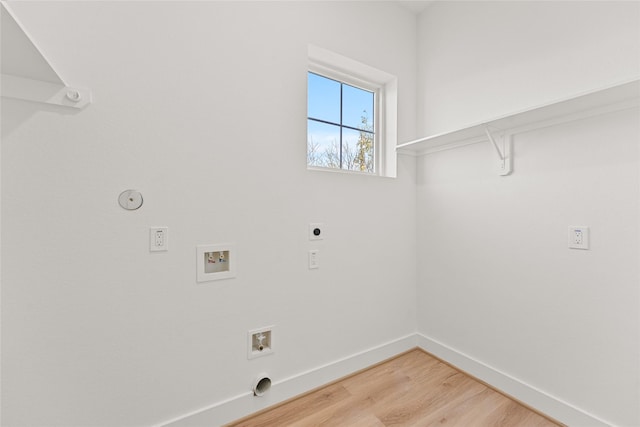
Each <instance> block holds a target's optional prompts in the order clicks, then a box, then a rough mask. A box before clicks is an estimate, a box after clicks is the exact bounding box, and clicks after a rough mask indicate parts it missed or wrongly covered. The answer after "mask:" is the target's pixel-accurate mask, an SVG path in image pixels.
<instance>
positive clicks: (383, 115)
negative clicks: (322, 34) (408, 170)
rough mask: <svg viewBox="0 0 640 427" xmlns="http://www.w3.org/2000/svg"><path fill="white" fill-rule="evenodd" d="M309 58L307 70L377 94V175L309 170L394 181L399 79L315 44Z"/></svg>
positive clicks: (375, 154)
mask: <svg viewBox="0 0 640 427" xmlns="http://www.w3.org/2000/svg"><path fill="white" fill-rule="evenodd" d="M308 57H309V66H308V71H311V72H313V73H317V74H320V75H323V76H325V77H329V78H334V79H336V80H339V81H342V82H344V83H346V84H350V85H353V86H356V87H360V88H362V89H366V90H369V91H372V92H375V94H376V95H375V98H376V101H375V107H374V108H375V111H374V120H375V123H374V129H375V138H376V141H375V151H374V157H375V162H376V164H375V173H373V174H370V173H365V172H358V171H345V170H342V169H331V168H317V167H313V166H308V168H309V169H313V170H329V171H337V172H345V173H359V174H366V175H374V176H376V175H377V176H386V177H392V178H395V177H396V174H397V161H396V160H397V158H396V144H397V134H398V132H397V117H398V79H397V78H396V77H395V76H393V75H391V74H389V73H386V72H384V71H381V70H378V69H376V68H373V67H371V66H369V65H366V64H363V63H361V62H358V61H355V60H353V59H351V58H347V57H346V56H342V55H339V54H337V53H334V52H331V51H329V50H326V49H323V48H320V47H317V46H313V45H309V47H308Z"/></svg>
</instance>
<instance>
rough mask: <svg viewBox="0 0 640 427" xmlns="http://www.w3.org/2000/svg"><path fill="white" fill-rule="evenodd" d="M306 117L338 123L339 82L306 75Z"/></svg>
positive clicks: (310, 74)
mask: <svg viewBox="0 0 640 427" xmlns="http://www.w3.org/2000/svg"><path fill="white" fill-rule="evenodd" d="M307 75H308V80H307V117H312V118H314V119H320V120H325V121H328V122H332V123H338V124H339V123H340V82H337V81H335V80H331V79H327V78H326V77H322V76H319V75H317V74H313V73H307Z"/></svg>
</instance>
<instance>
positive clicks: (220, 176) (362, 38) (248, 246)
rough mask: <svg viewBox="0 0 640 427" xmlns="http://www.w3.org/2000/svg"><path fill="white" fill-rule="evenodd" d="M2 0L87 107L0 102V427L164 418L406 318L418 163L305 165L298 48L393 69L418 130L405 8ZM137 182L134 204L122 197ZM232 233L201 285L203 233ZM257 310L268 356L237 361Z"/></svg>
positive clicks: (412, 277)
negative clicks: (320, 227)
mask: <svg viewBox="0 0 640 427" xmlns="http://www.w3.org/2000/svg"><path fill="white" fill-rule="evenodd" d="M13 9H14V11H15V12H16V14H17V15H18V17H19V18H20V20H21V21H22V22H23V24H24V25H25V27H26V28H27V30H28V31H29V32H30V33H31V34H32V36H33V37H34V39H35V40H36V41H37V42H38V44H39V46H40V47H41V49H42V50H43V51H44V52H45V53H46V55H47V56H48V57H49V58H51V59H52V62H53V63H54V66H55V67H56V68H57V70H58V71H59V72H60V74H61V75H63V76H65V78H66V79H67V80H68V81H69V82H70V83H72V84H74V85H77V86H85V87H89V88H90V89H91V90H92V91H93V94H94V103H93V104H92V105H91V106H89V107H88V108H87V109H85V110H83V111H80V112H75V111H74V112H69V111H67V110H62V109H59V108H56V107H42V106H38V105H34V104H30V103H26V102H21V101H13V100H5V99H3V101H2V131H3V135H2V137H3V139H2V234H3V235H2V254H3V260H2V261H3V265H2V267H3V268H2V340H3V343H2V344H3V346H2V347H3V354H2V373H3V378H2V395H3V401H2V404H3V411H2V424H3V425H6V426H16V427H17V426H27V425H31V426H34V425H64V426H87V425H92V426H124V425H127V426H135V425H151V424H154V423H160V422H163V421H166V420H168V419H171V418H173V417H179V416H180V415H182V414H185V413H187V412H189V411H192V410H197V409H198V408H201V407H203V406H206V405H210V404H213V403H215V402H219V401H222V400H224V399H228V398H231V397H233V396H236V395H238V394H241V393H245V392H246V391H248V390H249V386H250V384H251V381H252V380H253V379H254V376H255V375H257V374H258V373H259V372H261V371H267V372H268V373H269V374H270V375H271V377H272V378H273V379H274V381H278V380H281V379H283V378H285V377H288V376H292V375H296V374H297V373H300V372H302V371H305V370H308V369H313V368H315V367H318V366H321V365H323V364H326V363H330V362H332V361H334V360H336V359H339V358H342V357H347V356H349V355H352V354H355V353H357V352H360V351H363V350H366V349H369V348H371V347H375V346H377V345H380V344H383V343H385V342H388V341H391V340H395V339H397V338H398V337H402V336H405V335H406V334H411V333H413V332H414V331H415V324H416V319H415V308H414V304H413V301H414V299H415V281H416V267H415V255H414V253H415V246H416V244H415V231H416V220H415V214H416V207H415V161H414V159H412V158H406V157H400V158H399V164H398V178H397V179H388V178H378V177H370V176H352V175H346V174H338V173H320V172H309V171H307V170H306V166H305V155H306V145H305V139H306V138H305V132H306V117H305V115H306V67H307V44H308V43H312V44H314V45H317V46H320V47H324V48H326V49H330V50H333V51H335V52H337V53H339V54H342V55H345V56H349V57H351V58H353V59H356V60H358V61H361V62H364V63H367V64H369V65H371V66H373V67H376V68H379V69H382V70H384V71H386V72H388V73H391V74H394V75H396V76H398V80H399V106H398V116H399V134H398V139H399V140H407V139H411V138H413V137H414V131H415V121H414V118H415V114H414V109H415V105H416V101H415V72H416V68H417V67H416V58H415V50H416V44H415V43H416V40H415V31H416V19H415V16H413V15H411V14H410V13H409V12H407V11H405V10H403V9H401V8H400V7H399V6H397V5H396V4H394V3H386V2H366V3H362V2H347V3H338V2H313V3H304V4H297V3H292V2H283V3H278V2H257V3H246V2H237V3H235V2H228V3H225V2H191V3H184V2H157V3H155V2H86V3H83V2H38V3H34V2H29V3H16V4H13ZM129 188H134V189H138V190H140V191H141V192H142V193H143V196H144V199H145V203H144V205H143V207H142V208H141V209H140V210H138V211H134V212H129V211H125V210H123V209H121V208H120V207H119V206H118V204H117V197H118V194H119V193H120V192H121V191H123V190H125V189H129ZM309 222H323V223H324V224H325V225H326V239H325V240H323V241H321V242H319V243H317V244H311V243H310V242H309V241H308V237H307V233H308V223H309ZM150 226H168V227H169V239H170V250H169V252H167V253H153V254H152V253H149V252H148V227H150ZM225 242H235V243H236V245H237V248H238V257H239V261H238V275H237V278H236V279H234V280H227V281H222V282H212V283H206V284H196V282H195V249H196V245H198V244H205V243H225ZM311 248H319V249H320V251H321V253H320V257H321V268H320V269H319V270H316V271H309V270H308V269H307V251H308V250H309V249H311ZM268 325H276V328H277V329H276V330H275V334H276V335H275V337H274V340H276V346H277V347H276V353H275V354H274V355H272V356H269V357H264V358H259V359H255V360H251V361H248V360H247V358H246V350H247V349H246V333H247V331H248V330H249V329H253V328H257V327H262V326H268ZM317 385H319V384H309V386H317ZM247 409H248V410H249V409H250V408H247Z"/></svg>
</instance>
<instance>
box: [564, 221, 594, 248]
mask: <svg viewBox="0 0 640 427" xmlns="http://www.w3.org/2000/svg"><path fill="white" fill-rule="evenodd" d="M568 244H569V249H589V227H580V226H570V227H569V242H568Z"/></svg>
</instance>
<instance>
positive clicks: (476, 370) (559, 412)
mask: <svg viewBox="0 0 640 427" xmlns="http://www.w3.org/2000/svg"><path fill="white" fill-rule="evenodd" d="M415 347H419V348H421V349H423V350H424V351H426V352H428V353H430V354H433V355H434V356H436V357H438V358H440V359H442V360H444V361H445V362H447V363H449V364H451V365H452V366H454V367H456V368H458V369H460V370H461V371H464V372H466V373H468V374H469V375H472V376H474V377H476V378H478V379H479V380H481V381H484V382H485V383H487V384H490V385H491V386H492V387H494V388H495V389H497V390H500V391H501V392H503V393H505V394H507V395H509V396H511V397H513V398H514V399H517V400H519V401H521V402H523V403H524V404H526V405H528V406H530V407H532V408H535V409H536V410H538V411H540V412H542V413H544V414H546V415H548V416H550V417H552V418H554V419H556V420H558V421H560V422H562V423H565V424H567V425H569V426H575V427H602V426H611V425H612V424H611V423H608V422H606V421H604V420H602V419H600V418H598V417H596V416H595V415H592V414H589V413H587V412H585V411H583V410H581V409H579V408H577V407H575V406H573V405H571V404H569V403H567V402H564V401H562V400H560V399H558V398H556V397H554V396H552V395H550V394H548V393H545V392H543V391H542V390H538V389H537V388H535V387H533V386H531V385H528V384H526V383H524V382H522V381H520V380H518V379H516V378H514V377H512V376H510V375H508V374H506V373H504V372H501V371H499V370H497V369H495V368H493V367H491V366H489V365H487V364H485V363H483V362H480V361H479V360H476V359H474V358H472V357H470V356H468V355H466V354H464V353H462V352H460V351H457V350H455V349H453V348H451V347H449V346H447V345H446V344H443V343H441V342H439V341H437V340H435V339H432V338H429V337H427V336H424V335H422V334H420V333H416V334H410V335H407V336H404V337H402V338H399V339H397V340H394V341H390V342H388V343H385V344H381V345H379V346H376V347H373V348H370V349H367V350H364V351H361V352H359V353H355V354H352V355H350V356H347V357H344V358H342V359H339V360H335V361H333V362H330V363H327V364H326V365H323V366H319V367H316V368H313V369H310V370H308V371H306V372H301V373H299V374H296V375H293V376H291V377H288V378H284V379H281V380H275V381H274V382H273V384H272V387H271V389H270V390H269V392H268V393H266V394H265V395H264V396H261V397H255V396H253V393H252V392H251V391H247V392H246V393H243V394H241V395H238V396H234V397H231V398H229V399H226V400H224V401H220V402H216V403H214V404H212V405H210V406H207V407H205V408H201V409H198V410H196V411H192V412H190V413H187V414H184V415H182V416H180V417H177V418H174V419H172V420H169V421H166V422H164V423H162V424H160V425H159V427H202V426H212V427H213V426H220V425H223V424H226V423H229V422H232V421H234V420H237V419H239V418H242V417H244V416H247V415H249V414H251V413H254V412H257V411H259V410H261V409H264V408H267V407H269V406H272V405H275V404H277V403H280V402H283V401H285V400H287V399H291V398H292V397H295V396H297V395H299V394H302V393H305V392H308V391H309V390H312V389H314V388H317V387H320V386H322V385H324V384H327V383H330V382H332V381H335V380H337V379H339V378H342V377H345V376H347V375H349V374H352V373H354V372H356V371H359V370H361V369H364V368H367V367H369V366H371V365H374V364H376V363H379V362H382V361H383V360H386V359H389V358H391V357H393V356H396V355H398V354H400V353H403V352H405V351H407V350H410V349H412V348H415Z"/></svg>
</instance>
